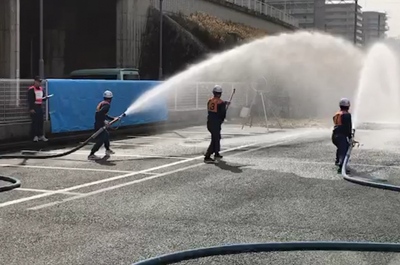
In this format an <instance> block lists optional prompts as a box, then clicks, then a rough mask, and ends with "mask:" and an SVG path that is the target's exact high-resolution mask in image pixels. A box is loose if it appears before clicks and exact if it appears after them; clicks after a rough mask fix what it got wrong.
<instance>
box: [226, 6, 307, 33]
mask: <svg viewBox="0 0 400 265" xmlns="http://www.w3.org/2000/svg"><path fill="white" fill-rule="evenodd" d="M225 1H226V2H229V3H232V4H235V5H238V6H241V7H245V8H247V9H249V10H252V11H255V12H257V13H260V14H263V15H266V16H270V17H273V18H276V19H279V20H281V21H283V22H286V23H287V24H290V25H292V26H295V27H298V26H299V21H298V20H297V19H296V18H295V17H293V16H291V15H289V14H288V13H286V12H284V11H283V10H280V9H278V8H276V7H273V6H271V5H268V4H266V3H264V2H262V1H259V0H225Z"/></svg>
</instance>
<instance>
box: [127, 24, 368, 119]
mask: <svg viewBox="0 0 400 265" xmlns="http://www.w3.org/2000/svg"><path fill="white" fill-rule="evenodd" d="M363 58H364V55H363V53H362V52H361V51H360V50H359V49H358V48H356V47H354V46H353V44H352V43H350V42H348V41H346V40H344V39H342V38H338V37H333V36H331V35H327V34H322V33H317V32H308V31H298V32H295V33H291V34H287V33H285V34H281V35H278V36H270V37H269V36H268V37H264V38H261V39H258V40H254V41H252V42H250V43H246V44H243V45H241V46H239V47H236V48H234V49H231V50H228V51H225V52H222V53H220V54H215V55H213V56H210V57H209V58H208V59H206V60H204V61H202V62H200V63H198V64H196V65H193V66H191V67H190V68H188V69H187V70H185V71H183V72H181V73H179V74H177V75H175V76H174V77H172V78H170V79H169V80H167V81H166V82H164V83H162V84H161V85H159V86H157V87H155V88H154V89H152V90H150V91H148V92H146V93H145V94H143V95H142V96H141V97H140V98H139V99H137V100H136V101H135V102H134V103H133V104H132V105H131V106H130V107H129V108H128V110H127V111H126V114H128V115H130V114H133V113H135V112H140V111H143V110H144V109H145V108H148V107H151V104H149V103H151V101H152V99H154V98H156V97H159V96H165V95H167V94H169V95H170V94H171V93H173V91H175V90H177V91H178V93H179V94H180V95H182V94H185V93H193V92H188V91H189V89H187V88H188V84H190V83H194V82H215V83H219V82H249V83H250V82H254V81H255V80H257V79H260V78H265V80H266V83H267V85H264V87H262V89H265V90H267V91H268V92H272V93H273V92H274V91H275V92H277V91H278V92H280V93H281V92H285V95H286V96H287V97H289V98H290V101H289V102H290V103H289V104H290V108H291V109H292V110H293V113H296V114H298V115H299V116H301V117H311V116H313V117H316V116H319V117H330V116H332V111H334V110H336V109H337V102H338V100H339V99H340V98H341V97H350V98H351V95H353V94H354V93H355V90H356V87H357V83H358V77H359V72H360V71H361V68H362V63H363ZM240 90H241V88H237V92H236V93H237V96H235V97H236V99H238V98H240V92H241V91H240ZM208 91H209V93H211V91H210V90H208ZM226 94H229V91H228V92H227V93H226ZM227 96H229V95H227ZM234 102H235V99H234Z"/></svg>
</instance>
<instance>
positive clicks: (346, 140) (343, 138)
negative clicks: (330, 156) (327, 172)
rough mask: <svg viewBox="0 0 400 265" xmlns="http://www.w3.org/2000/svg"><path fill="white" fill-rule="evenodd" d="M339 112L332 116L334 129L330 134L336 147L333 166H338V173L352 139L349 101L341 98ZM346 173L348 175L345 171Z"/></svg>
mask: <svg viewBox="0 0 400 265" xmlns="http://www.w3.org/2000/svg"><path fill="white" fill-rule="evenodd" d="M339 107H340V111H338V112H336V114H335V116H333V123H334V128H333V132H332V142H333V144H334V145H335V146H336V147H337V150H336V161H335V165H337V166H339V168H338V173H341V172H342V167H343V166H346V165H343V162H344V158H345V156H346V153H347V150H348V149H349V146H350V140H351V139H352V137H353V133H352V127H353V126H352V121H351V114H350V113H349V108H350V100H348V99H347V98H342V99H341V100H340V102H339ZM346 172H347V173H350V172H349V170H348V169H346Z"/></svg>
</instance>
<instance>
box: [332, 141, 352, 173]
mask: <svg viewBox="0 0 400 265" xmlns="http://www.w3.org/2000/svg"><path fill="white" fill-rule="evenodd" d="M332 143H333V144H334V145H335V146H336V147H337V150H336V162H338V164H339V166H340V167H342V166H343V162H344V158H345V156H346V153H347V150H348V149H349V142H348V141H347V137H346V136H344V135H340V134H333V135H332Z"/></svg>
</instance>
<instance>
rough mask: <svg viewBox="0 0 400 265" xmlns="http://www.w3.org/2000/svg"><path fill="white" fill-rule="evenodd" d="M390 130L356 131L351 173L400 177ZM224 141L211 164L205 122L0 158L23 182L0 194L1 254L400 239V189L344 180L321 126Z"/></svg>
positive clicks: (87, 259)
mask: <svg viewBox="0 0 400 265" xmlns="http://www.w3.org/2000/svg"><path fill="white" fill-rule="evenodd" d="M398 135H399V132H398V130H368V131H359V132H357V138H358V140H359V141H360V142H362V143H363V144H364V145H363V146H361V147H360V148H358V149H354V151H353V155H352V159H351V166H352V169H353V172H355V173H356V174H357V175H358V176H361V177H364V178H370V179H373V178H375V179H378V181H383V180H385V181H386V182H388V183H392V184H399V185H400V164H399V163H400V162H399V161H400V151H399V150H400V148H399V147H400V146H399V145H400V137H399V136H398ZM223 138H224V139H223V141H222V147H223V150H224V152H223V155H224V158H223V160H222V161H220V162H219V163H218V164H216V165H207V164H204V163H203V162H202V154H203V152H204V151H205V149H206V147H207V145H208V139H209V135H208V133H207V131H206V130H205V128H203V127H192V128H187V129H181V130H177V131H171V132H168V133H163V134H159V135H153V136H130V137H129V136H127V137H126V139H124V140H116V141H113V142H112V148H113V150H114V151H115V152H116V155H113V156H112V157H111V158H109V159H108V160H103V161H99V162H92V161H87V155H88V150H89V149H90V147H91V146H88V147H85V148H84V149H82V150H80V151H78V152H77V153H75V154H72V155H69V156H66V157H62V158H57V159H47V160H27V161H23V160H22V159H20V160H19V159H12V160H0V167H1V174H2V175H8V176H13V177H16V178H18V179H20V180H21V182H22V187H21V188H20V189H16V190H13V191H9V192H4V193H0V245H1V246H2V248H1V251H0V263H1V264H7V265H14V264H18V265H20V264H85V265H86V264H127V265H128V264H133V263H134V262H137V261H140V260H143V259H145V258H150V257H154V256H157V255H161V254H165V253H170V252H174V251H179V250H186V249H191V248H198V247H209V246H214V245H222V244H234V243H255V242H279V241H309V240H318V241H331V240H335V241H336V240H340V241H374V242H399V241H400V234H399V233H398V231H399V229H400V222H398V220H399V219H400V214H399V211H398V209H399V205H400V203H399V198H400V197H399V193H396V192H392V191H385V190H379V189H375V188H368V187H363V186H359V185H356V184H353V183H349V182H347V181H344V180H343V179H342V178H341V176H340V175H338V174H337V173H336V169H335V166H334V165H333V162H334V152H335V149H334V147H333V145H332V143H331V142H330V132H329V130H326V129H292V130H279V131H278V130H277V131H275V130H272V131H270V133H267V132H266V129H265V128H254V127H253V128H248V127H247V128H245V129H244V130H241V126H239V125H226V126H224V128H223ZM64 150H66V149H62V150H54V151H53V152H54V153H57V152H62V151H64ZM103 152H104V150H100V151H99V154H102V153H103ZM3 184H4V182H2V183H0V185H3ZM181 264H400V255H398V254H375V253H359V252H336V253H330V252H293V253H270V254H254V255H250V254H246V255H237V256H225V257H212V258H204V259H201V260H197V261H188V262H182V263H181Z"/></svg>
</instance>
